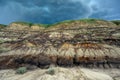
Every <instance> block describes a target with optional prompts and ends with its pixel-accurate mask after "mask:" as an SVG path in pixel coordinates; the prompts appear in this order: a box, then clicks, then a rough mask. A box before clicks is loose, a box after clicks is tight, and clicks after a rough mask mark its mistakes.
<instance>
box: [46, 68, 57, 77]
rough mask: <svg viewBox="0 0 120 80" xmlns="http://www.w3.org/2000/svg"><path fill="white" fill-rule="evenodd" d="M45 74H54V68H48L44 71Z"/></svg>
mask: <svg viewBox="0 0 120 80" xmlns="http://www.w3.org/2000/svg"><path fill="white" fill-rule="evenodd" d="M46 73H47V74H50V75H54V74H55V70H54V69H53V68H49V69H48V70H47V71H46Z"/></svg>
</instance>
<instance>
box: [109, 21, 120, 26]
mask: <svg viewBox="0 0 120 80" xmlns="http://www.w3.org/2000/svg"><path fill="white" fill-rule="evenodd" d="M111 22H113V23H114V24H116V25H120V20H115V21H111Z"/></svg>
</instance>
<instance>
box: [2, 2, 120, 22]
mask: <svg viewBox="0 0 120 80" xmlns="http://www.w3.org/2000/svg"><path fill="white" fill-rule="evenodd" d="M118 3H119V1H118V0H111V1H110V0H0V9H1V10H2V11H1V13H0V23H5V24H8V23H10V22H13V21H27V22H34V23H47V24H51V23H55V22H58V21H63V20H73V19H80V18H103V19H113V18H118V17H120V15H118V13H120V11H119V9H118V8H119V4H118ZM113 14H117V16H112V17H111V16H110V15H113ZM109 16H110V17H109Z"/></svg>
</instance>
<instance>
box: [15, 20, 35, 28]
mask: <svg viewBox="0 0 120 80" xmlns="http://www.w3.org/2000/svg"><path fill="white" fill-rule="evenodd" d="M13 23H16V24H21V25H27V26H29V27H31V26H32V25H33V23H30V22H21V21H20V22H13Z"/></svg>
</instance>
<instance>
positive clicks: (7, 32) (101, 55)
mask: <svg viewBox="0 0 120 80" xmlns="http://www.w3.org/2000/svg"><path fill="white" fill-rule="evenodd" d="M39 29H40V30H39ZM119 34H120V27H119V26H117V25H116V24H114V23H112V22H108V21H101V20H96V21H94V20H93V21H91V22H88V21H73V22H64V23H59V24H54V25H52V26H51V27H49V28H41V27H39V28H38V26H36V25H35V26H31V27H30V29H29V28H28V26H24V25H20V24H14V23H13V24H10V25H9V26H8V27H7V28H6V29H4V30H2V31H1V32H0V37H1V40H3V42H1V43H0V48H1V51H0V52H1V53H0V69H7V68H17V67H20V66H26V65H35V66H37V67H41V68H47V67H49V65H51V64H54V65H58V66H69V67H70V66H75V65H77V66H79V65H80V66H84V67H104V68H110V67H115V68H120V35H119ZM2 48H5V49H6V50H3V49H2ZM3 64H4V65H3Z"/></svg>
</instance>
